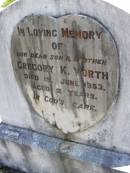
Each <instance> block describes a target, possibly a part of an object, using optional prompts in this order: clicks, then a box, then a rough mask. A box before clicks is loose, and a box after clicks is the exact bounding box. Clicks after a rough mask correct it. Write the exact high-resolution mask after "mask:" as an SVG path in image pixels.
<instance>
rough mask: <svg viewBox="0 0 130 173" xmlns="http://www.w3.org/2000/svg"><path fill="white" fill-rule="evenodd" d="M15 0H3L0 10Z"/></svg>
mask: <svg viewBox="0 0 130 173" xmlns="http://www.w3.org/2000/svg"><path fill="white" fill-rule="evenodd" d="M14 1H15V0H5V1H4V2H3V4H2V5H1V7H2V8H5V7H7V6H8V5H10V4H11V3H13V2H14Z"/></svg>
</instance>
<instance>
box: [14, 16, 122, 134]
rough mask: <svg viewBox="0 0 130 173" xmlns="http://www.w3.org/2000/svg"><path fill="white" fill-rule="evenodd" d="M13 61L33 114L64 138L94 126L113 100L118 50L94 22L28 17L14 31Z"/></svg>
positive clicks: (64, 17) (75, 18)
mask: <svg viewBox="0 0 130 173" xmlns="http://www.w3.org/2000/svg"><path fill="white" fill-rule="evenodd" d="M11 56H12V64H13V67H14V71H15V74H16V77H17V80H18V81H19V83H20V86H21V88H22V89H23V91H24V93H25V95H26V98H27V99H28V101H29V103H30V104H31V106H32V107H33V109H34V110H35V111H36V112H37V113H38V114H39V115H40V116H42V117H44V118H45V119H46V120H47V121H49V122H50V123H51V124H54V125H56V126H57V127H58V128H59V129H61V130H62V131H63V132H65V133H68V132H75V131H81V130H83V129H87V128H88V127H91V126H93V125H95V124H96V123H97V122H98V121H99V120H101V119H102V118H103V117H104V116H105V115H106V114H107V111H108V110H109V108H110V106H111V105H112V103H113V102H114V101H115V97H116V96H117V92H118V86H119V59H118V50H117V47H116V43H115V40H114V38H113V37H112V35H111V33H110V32H109V31H108V30H107V29H106V28H105V27H104V26H103V25H102V24H100V23H99V22H98V21H97V20H95V19H93V18H92V17H89V16H83V15H68V16H62V17H59V18H57V19H56V18H52V17H48V16H44V15H34V14H33V15H31V16H27V17H25V18H24V19H23V20H22V21H20V23H18V24H17V26H16V27H15V29H14V32H13V36H12V42H11Z"/></svg>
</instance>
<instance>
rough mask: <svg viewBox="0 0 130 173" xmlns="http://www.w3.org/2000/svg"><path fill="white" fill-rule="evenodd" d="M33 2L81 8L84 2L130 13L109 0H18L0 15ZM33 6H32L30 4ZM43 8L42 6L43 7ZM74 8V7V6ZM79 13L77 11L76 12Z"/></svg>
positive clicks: (0, 11)
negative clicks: (72, 5)
mask: <svg viewBox="0 0 130 173" xmlns="http://www.w3.org/2000/svg"><path fill="white" fill-rule="evenodd" d="M32 2H33V3H34V2H36V3H37V4H38V3H39V4H40V6H41V4H45V5H46V3H47V4H49V3H50V5H51V3H52V4H53V3H55V4H56V5H57V6H59V5H60V4H62V6H61V7H63V5H64V4H67V3H71V4H79V8H81V6H82V4H86V2H87V4H86V8H89V7H91V5H93V9H95V8H99V10H100V9H105V8H106V6H107V8H108V9H111V11H112V10H115V9H116V10H117V11H118V12H119V13H122V14H123V13H124V15H125V14H126V15H127V16H128V15H130V10H129V9H128V8H125V7H122V6H121V5H118V4H116V3H113V1H111V0H110V1H109V0H79V2H78V1H77V0H75V1H73V0H67V1H62V0H48V1H47V0H37V1H35V0H28V1H26V0H16V1H15V2H13V3H11V4H10V5H9V6H7V7H5V8H1V9H0V15H2V14H4V13H6V12H7V13H8V12H10V9H12V10H14V9H16V8H24V7H25V6H24V5H28V4H30V5H32ZM30 7H31V6H30ZM41 8H42V7H41ZM72 8H73V7H72ZM76 13H77V12H76Z"/></svg>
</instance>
